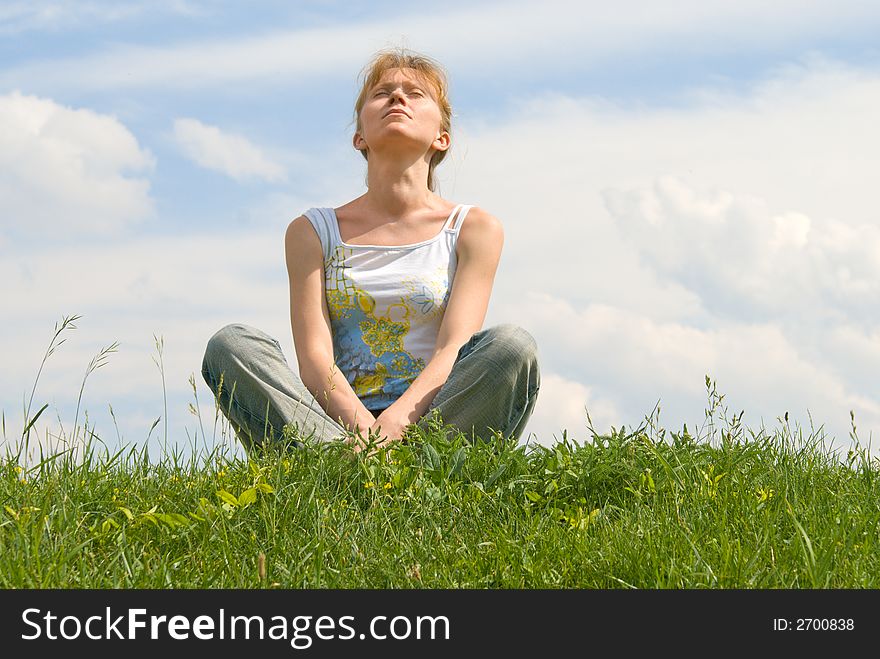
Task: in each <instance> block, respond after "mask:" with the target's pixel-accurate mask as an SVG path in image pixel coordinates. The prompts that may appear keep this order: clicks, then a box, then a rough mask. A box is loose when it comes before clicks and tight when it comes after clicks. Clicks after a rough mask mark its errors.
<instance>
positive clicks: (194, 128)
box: [174, 119, 287, 182]
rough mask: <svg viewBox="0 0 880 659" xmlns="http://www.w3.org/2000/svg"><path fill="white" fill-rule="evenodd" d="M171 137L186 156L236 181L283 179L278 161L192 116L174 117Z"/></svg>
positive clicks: (282, 169)
mask: <svg viewBox="0 0 880 659" xmlns="http://www.w3.org/2000/svg"><path fill="white" fill-rule="evenodd" d="M174 137H175V139H176V140H177V143H178V145H179V146H180V148H181V149H182V150H183V152H184V154H186V156H187V157H188V158H190V159H191V160H193V161H194V162H196V163H198V164H199V165H201V166H202V167H205V168H206V169H211V170H214V171H217V172H220V173H222V174H226V176H229V177H231V178H233V179H235V180H237V181H243V180H246V179H250V178H259V179H263V180H265V181H270V182H276V181H285V180H286V179H287V174H286V172H285V170H284V167H283V166H282V165H281V164H279V163H278V162H275V161H273V160H272V159H271V158H269V157H268V156H267V155H266V154H265V153H264V150H263V149H261V148H260V147H258V146H256V145H255V144H253V143H252V142H250V141H249V140H248V139H247V138H245V137H243V136H241V135H234V134H232V133H227V132H224V131H221V130H220V129H219V128H217V127H216V126H209V125H207V124H203V123H202V122H200V121H198V120H196V119H177V120H175V121H174Z"/></svg>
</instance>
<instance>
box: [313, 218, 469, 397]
mask: <svg viewBox="0 0 880 659" xmlns="http://www.w3.org/2000/svg"><path fill="white" fill-rule="evenodd" d="M471 208H472V206H466V205H463V204H459V205H458V206H456V207H455V208H454V209H453V210H452V213H450V215H449V218H448V219H447V220H446V223H445V224H444V225H443V228H442V229H441V230H440V233H438V234H437V235H436V236H434V237H433V238H430V239H429V240H424V241H422V242H420V243H413V244H410V245H394V246H386V245H352V244H349V243H345V242H343V241H342V237H341V235H340V233H339V222H338V220H337V218H336V211H335V210H334V209H332V208H310V209H309V210H307V211H306V212H305V213H303V215H305V216H306V217H307V218H308V219H309V221H310V222H311V223H312V226H313V227H315V231H316V232H317V234H318V236H319V237H320V239H321V245H322V247H323V248H324V290H325V293H326V296H327V309H328V311H329V315H330V327H331V334H332V336H333V355H334V360H335V362H336V365H337V367H338V368H339V370H340V371H341V372H342V373H343V374H344V375H345V377H346V379H347V380H348V382H349V384H351V386H352V389H354V392H355V394H356V395H357V396H358V398H360V399H361V401H362V402H363V403H364V406H365V407H366V408H367V409H369V410H380V409H384V408H386V407H388V406H389V405H391V403H393V402H394V401H395V400H397V399H398V397H400V395H401V394H402V393H403V392H404V391H406V389H407V387H409V385H410V384H411V383H412V381H413V380H415V379H416V377H417V376H418V375H419V373H421V372H422V369H424V368H425V365H426V364H427V362H428V361H429V360H430V358H431V356H432V355H433V353H434V348H435V346H436V344H437V335H438V333H439V331H440V322H441V321H442V320H443V314H444V312H445V311H446V304H447V302H448V300H449V292H450V291H451V289H452V280H453V278H454V277H455V268H456V263H457V259H456V256H455V244H456V241H457V240H458V232H459V230H460V229H461V225H462V223H463V222H464V219H465V216H466V215H467V212H468V211H469V210H470V209H471Z"/></svg>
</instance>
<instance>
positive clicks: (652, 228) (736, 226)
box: [604, 177, 880, 324]
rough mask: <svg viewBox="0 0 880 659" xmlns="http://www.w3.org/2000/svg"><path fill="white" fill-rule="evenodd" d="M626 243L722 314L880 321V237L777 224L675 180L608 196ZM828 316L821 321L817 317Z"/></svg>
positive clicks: (759, 204)
mask: <svg viewBox="0 0 880 659" xmlns="http://www.w3.org/2000/svg"><path fill="white" fill-rule="evenodd" d="M604 198H605V201H606V205H607V207H608V210H609V213H610V214H611V216H612V217H613V218H614V219H615V220H616V221H617V222H618V223H619V225H620V227H621V230H622V232H623V234H624V237H625V239H626V240H627V241H628V242H629V243H630V244H631V245H634V246H636V247H637V248H638V249H639V252H640V254H641V255H642V256H644V257H645V259H646V260H647V261H648V262H649V263H650V264H651V265H652V267H654V268H655V269H656V270H657V271H658V272H659V274H660V276H661V277H662V278H663V279H667V280H668V279H672V280H675V281H677V282H679V283H681V284H682V285H683V286H685V287H687V288H688V289H689V290H691V291H694V292H695V293H697V294H699V295H700V297H701V299H702V302H703V305H704V306H705V307H707V308H710V309H712V310H713V311H714V312H715V313H718V314H723V315H728V316H735V317H738V318H746V317H760V318H778V317H781V316H785V317H787V318H789V319H793V318H795V317H798V318H801V319H802V317H803V316H807V317H815V315H816V314H817V313H822V314H823V315H829V314H830V313H831V312H832V310H833V311H836V314H835V317H836V319H837V320H842V319H844V318H847V317H849V318H858V319H859V320H860V321H862V322H864V323H866V324H869V323H876V321H877V320H878V308H877V306H876V303H877V301H878V300H880V228H878V227H876V226H873V225H871V224H867V223H851V222H850V223H847V222H844V221H842V220H832V219H824V220H813V219H811V218H810V217H808V216H807V215H804V214H803V213H799V212H787V213H781V214H777V215H774V214H772V213H771V212H770V211H769V209H768V208H767V205H766V203H764V202H763V201H762V200H759V199H754V198H749V197H743V196H737V195H734V194H731V193H727V192H714V193H711V194H701V193H698V192H697V191H695V190H693V189H691V188H690V187H689V186H687V185H685V184H683V183H682V182H681V181H680V180H678V179H675V178H672V177H660V178H658V179H657V180H656V181H655V183H654V185H653V186H652V187H651V188H640V189H637V190H633V191H628V192H622V191H619V190H615V189H608V190H605V191H604ZM819 310H821V312H819Z"/></svg>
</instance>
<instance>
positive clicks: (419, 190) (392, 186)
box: [362, 153, 437, 217]
mask: <svg viewBox="0 0 880 659" xmlns="http://www.w3.org/2000/svg"><path fill="white" fill-rule="evenodd" d="M429 155H430V154H429ZM367 186H368V190H367V192H366V194H364V196H363V197H362V199H363V201H364V203H365V204H366V205H367V207H369V208H371V209H374V210H376V211H377V212H380V213H382V214H387V215H392V216H395V217H402V216H405V215H408V214H410V213H417V212H418V211H421V210H424V209H425V208H435V207H436V206H437V196H436V195H435V194H434V193H433V192H431V191H430V190H429V189H428V160H427V159H426V158H424V157H422V158H416V159H411V160H402V159H399V158H396V159H383V158H382V157H381V156H379V154H376V153H371V154H370V159H369V160H368V161H367Z"/></svg>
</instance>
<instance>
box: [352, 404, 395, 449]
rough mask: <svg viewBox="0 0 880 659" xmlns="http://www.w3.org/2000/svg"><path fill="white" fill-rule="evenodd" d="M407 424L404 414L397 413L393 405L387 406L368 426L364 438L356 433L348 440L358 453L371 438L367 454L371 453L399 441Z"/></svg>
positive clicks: (365, 446)
mask: <svg viewBox="0 0 880 659" xmlns="http://www.w3.org/2000/svg"><path fill="white" fill-rule="evenodd" d="M409 425H410V423H409V420H408V419H407V418H406V417H405V416H403V415H401V414H399V413H397V412H396V411H395V410H394V409H393V407H389V408H387V409H386V410H385V411H384V412H382V413H381V414H380V415H379V416H378V417H376V420H375V421H374V423H373V425H371V426H370V427H369V430H368V433H367V437H366V438H364V437H363V436H362V435H361V434H360V433H358V434H356V435H355V436H353V437H352V438H351V439H349V440H348V442H349V444H351V446H352V450H353V451H354V452H355V453H360V452H361V451H363V450H365V449H366V448H367V446H368V444H369V440H370V439H373V441H374V444H373V446H372V451H371V453H370V454H369V455H373V454H375V453H376V452H378V451H379V449H381V448H384V447H386V446H388V445H389V444H391V443H392V442H397V441H400V440H401V439H402V438H403V435H404V433H405V431H406V428H407V427H408V426H409Z"/></svg>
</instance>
